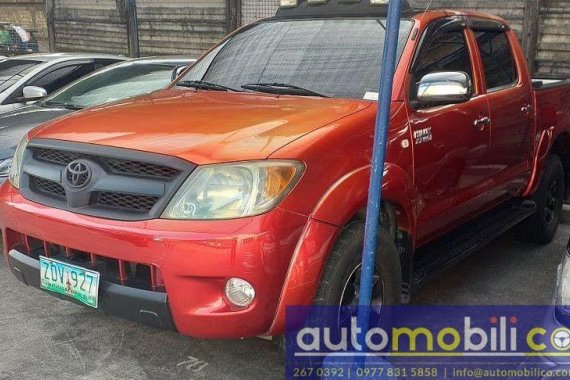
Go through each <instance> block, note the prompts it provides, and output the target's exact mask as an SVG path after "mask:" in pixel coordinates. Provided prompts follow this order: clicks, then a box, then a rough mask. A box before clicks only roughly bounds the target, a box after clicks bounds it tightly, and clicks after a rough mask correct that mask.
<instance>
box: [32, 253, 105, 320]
mask: <svg viewBox="0 0 570 380" xmlns="http://www.w3.org/2000/svg"><path fill="white" fill-rule="evenodd" d="M40 276H41V288H42V289H45V290H47V291H50V292H54V293H58V294H62V295H65V296H68V297H71V298H73V299H76V300H78V301H79V302H81V303H84V304H85V305H87V306H90V307H93V308H95V309H96V308H97V305H98V301H99V277H100V275H99V273H98V272H94V271H90V270H87V269H84V268H81V267H77V266H75V265H70V264H66V263H62V262H61V261H57V260H53V259H48V258H47V257H40Z"/></svg>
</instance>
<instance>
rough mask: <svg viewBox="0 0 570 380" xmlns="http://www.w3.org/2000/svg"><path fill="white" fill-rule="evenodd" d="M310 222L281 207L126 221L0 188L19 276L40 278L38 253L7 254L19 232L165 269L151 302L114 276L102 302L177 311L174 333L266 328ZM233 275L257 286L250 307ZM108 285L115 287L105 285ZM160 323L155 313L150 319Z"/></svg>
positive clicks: (133, 313)
mask: <svg viewBox="0 0 570 380" xmlns="http://www.w3.org/2000/svg"><path fill="white" fill-rule="evenodd" d="M307 220H308V218H307V217H305V216H302V215H298V214H295V213H291V212H288V211H285V210H280V209H276V210H274V211H272V212H270V213H268V214H265V215H262V216H257V217H252V218H247V219H240V220H233V221H216V222H212V221H203V222H202V221H200V222H186V221H168V220H150V221H142V222H123V221H115V220H105V219H99V218H94V217H89V216H82V215H78V214H73V213H70V212H67V211H63V210H57V209H53V208H49V207H45V206H42V205H39V204H37V203H34V202H30V201H28V200H26V199H24V198H23V197H22V196H21V195H20V194H19V192H18V191H17V190H15V189H14V188H13V187H12V186H11V185H10V184H8V183H6V184H5V185H3V186H2V187H1V188H0V226H1V228H2V232H3V238H4V250H5V252H4V253H5V255H6V257H7V259H8V261H9V263H10V267H11V268H12V269H13V271H15V272H16V275H17V276H19V274H18V273H22V276H20V279H23V280H24V281H26V282H27V283H28V284H30V285H32V286H34V281H39V275H37V276H36V274H37V273H36V272H35V270H34V265H33V264H34V263H32V262H31V261H29V260H27V259H32V260H33V258H32V257H30V256H27V257H26V258H25V259H24V258H22V257H21V256H20V255H17V254H16V253H14V252H12V254H10V251H12V250H13V249H16V248H17V247H19V246H22V241H21V236H25V237H29V238H30V239H33V240H34V241H38V242H43V243H44V244H46V243H47V244H50V245H57V246H62V247H65V248H66V249H70V250H74V251H78V252H87V253H89V254H94V255H96V256H97V257H99V258H105V259H113V260H120V261H121V262H126V263H138V264H140V265H144V266H148V267H149V268H152V269H153V273H154V269H156V273H160V280H161V281H160V283H161V284H162V285H163V286H161V290H163V291H164V293H163V294H162V295H161V297H162V298H160V297H159V298H160V299H159V298H156V299H155V298H154V296H152V297H150V298H151V299H152V300H153V301H152V302H150V303H148V302H147V300H148V297H147V296H148V295H149V294H148V293H141V292H138V291H137V292H131V290H130V289H131V288H128V287H127V288H128V289H125V287H124V286H122V285H125V284H121V283H119V284H117V283H113V284H110V285H109V286H108V287H107V288H105V287H103V292H104V293H102V294H100V297H102V298H107V299H108V300H107V301H103V302H104V306H105V307H106V308H107V309H108V310H109V312H110V313H111V314H116V315H119V316H123V317H127V318H129V319H134V320H139V321H140V320H141V314H142V315H143V321H142V322H145V320H146V318H147V317H148V315H147V314H148V313H146V311H150V312H151V313H155V314H157V318H155V319H158V322H159V323H158V324H159V325H161V327H166V328H169V324H168V323H167V322H165V320H168V317H167V316H168V314H167V313H166V311H165V310H170V313H169V314H170V315H171V318H172V321H173V327H174V328H175V329H176V330H177V331H179V332H180V333H182V334H184V335H188V336H193V337H200V338H241V337H253V336H259V335H264V334H266V333H267V332H268V330H269V328H270V327H271V324H272V322H273V320H274V318H275V312H276V309H277V304H278V302H279V298H280V295H281V291H282V288H283V282H284V279H285V276H286V274H287V270H288V267H289V264H290V262H291V257H292V255H293V252H294V251H295V247H296V245H297V243H298V241H299V239H300V236H301V233H302V231H303V228H304V227H305V225H306V223H307ZM21 252H22V251H20V253H21ZM27 253H28V254H29V252H27ZM32 256H34V255H32ZM36 257H37V255H36ZM231 277H238V278H242V279H244V280H246V281H248V282H249V283H251V284H252V285H253V286H254V287H255V290H256V299H255V301H254V303H253V304H252V305H251V306H250V307H248V308H245V309H240V308H236V307H235V306H232V305H231V303H230V302H229V301H228V300H227V299H226V297H225V295H224V286H225V283H226V281H227V280H228V279H229V278H231ZM34 278H35V279H36V280H33V279H34ZM111 285H115V286H111ZM121 286H122V287H121ZM109 289H111V290H113V291H112V292H107V291H108V290H109ZM135 290H136V289H135ZM147 290H148V289H147ZM150 290H153V289H152V288H151V289H150ZM125 291H126V292H127V293H129V294H128V297H127V298H124V297H123V296H124V293H125ZM105 292H107V293H105ZM151 293H156V292H151ZM119 294H120V295H119ZM133 294H134V295H135V297H134V298H132V297H131V296H132V295H133ZM141 296H142V298H141ZM131 300H132V305H129V309H128V310H126V311H125V310H118V309H116V308H114V306H113V305H115V304H120V303H126V304H129V303H131ZM157 300H158V301H159V302H154V301H157ZM161 300H162V301H164V300H165V302H166V308H167V309H165V308H164V307H163V306H160V305H159V304H161V302H162V301H161ZM149 305H150V306H149ZM151 306H152V307H151ZM105 307H103V309H105ZM141 310H142V311H143V313H141ZM150 319H153V318H150ZM145 323H147V322H145ZM153 323H154V324H157V321H156V320H155V321H154V322H151V323H150V324H153ZM147 324H149V323H147Z"/></svg>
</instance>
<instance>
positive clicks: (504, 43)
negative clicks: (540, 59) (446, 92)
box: [472, 21, 534, 198]
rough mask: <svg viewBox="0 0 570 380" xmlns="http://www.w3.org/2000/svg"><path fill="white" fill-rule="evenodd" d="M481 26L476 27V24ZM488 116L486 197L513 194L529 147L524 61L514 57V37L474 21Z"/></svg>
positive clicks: (528, 91)
mask: <svg viewBox="0 0 570 380" xmlns="http://www.w3.org/2000/svg"><path fill="white" fill-rule="evenodd" d="M479 24H480V25H482V26H479V27H478V25H479ZM472 28H473V32H474V34H475V39H476V42H477V46H478V48H479V53H480V57H481V59H480V61H481V65H482V71H483V75H484V83H483V85H484V87H485V92H486V94H487V95H486V96H487V98H488V100H489V106H490V117H491V135H492V138H491V151H490V155H489V160H490V164H491V165H490V169H491V170H493V178H494V181H495V183H496V186H495V187H494V188H493V189H492V191H491V193H490V196H491V197H492V198H498V197H501V196H503V195H505V194H508V193H516V192H517V191H518V190H519V189H520V187H521V186H524V184H525V183H526V179H527V178H528V173H529V172H530V168H531V166H530V163H531V162H530V157H531V156H530V155H531V151H532V146H533V140H532V136H533V120H534V119H533V109H532V104H533V102H532V89H531V87H530V83H529V81H528V80H527V79H526V77H527V73H526V62H524V59H523V58H522V57H521V56H517V55H516V54H514V50H513V46H514V44H516V43H517V42H516V36H515V35H514V33H513V32H512V31H510V30H508V28H507V27H506V26H503V25H500V24H498V23H497V24H496V25H494V26H493V25H492V23H490V22H488V21H487V22H480V23H477V22H474V23H473V27H472Z"/></svg>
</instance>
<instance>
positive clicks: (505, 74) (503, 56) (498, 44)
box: [475, 31, 517, 89]
mask: <svg viewBox="0 0 570 380" xmlns="http://www.w3.org/2000/svg"><path fill="white" fill-rule="evenodd" d="M475 35H476V37H477V44H478V45H479V50H480V51H481V58H482V59H483V67H484V69H485V78H486V80H487V88H489V89H493V88H497V87H502V86H508V85H510V84H513V83H514V82H515V81H516V80H517V69H516V66H515V60H514V57H513V52H512V49H511V46H510V44H509V41H508V39H507V34H506V33H505V32H489V31H485V32H475Z"/></svg>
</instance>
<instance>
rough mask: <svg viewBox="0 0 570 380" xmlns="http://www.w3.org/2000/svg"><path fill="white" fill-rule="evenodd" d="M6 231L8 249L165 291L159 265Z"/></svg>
mask: <svg viewBox="0 0 570 380" xmlns="http://www.w3.org/2000/svg"><path fill="white" fill-rule="evenodd" d="M6 233H7V234H8V236H7V238H8V239H7V240H8V241H9V242H10V246H9V247H8V249H17V250H18V251H20V252H22V253H25V254H27V255H28V256H30V257H31V258H33V259H35V260H39V258H40V256H44V257H47V258H51V259H54V260H58V261H61V262H64V263H68V264H72V265H75V266H78V267H81V268H85V269H89V270H93V271H96V272H99V273H100V274H101V279H102V280H103V281H105V282H110V283H113V284H118V285H123V286H128V287H130V288H135V289H142V290H150V291H155V292H165V288H164V281H163V280H162V275H161V274H160V271H159V270H158V267H156V266H153V265H147V264H141V263H136V262H131V261H125V260H118V259H113V258H110V257H106V256H102V255H96V254H93V253H89V252H83V251H78V250H74V249H71V248H68V247H64V246H61V245H57V244H54V243H51V242H48V241H44V240H40V239H36V238H34V237H31V236H27V235H24V234H21V233H19V232H16V231H13V230H7V231H6Z"/></svg>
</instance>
